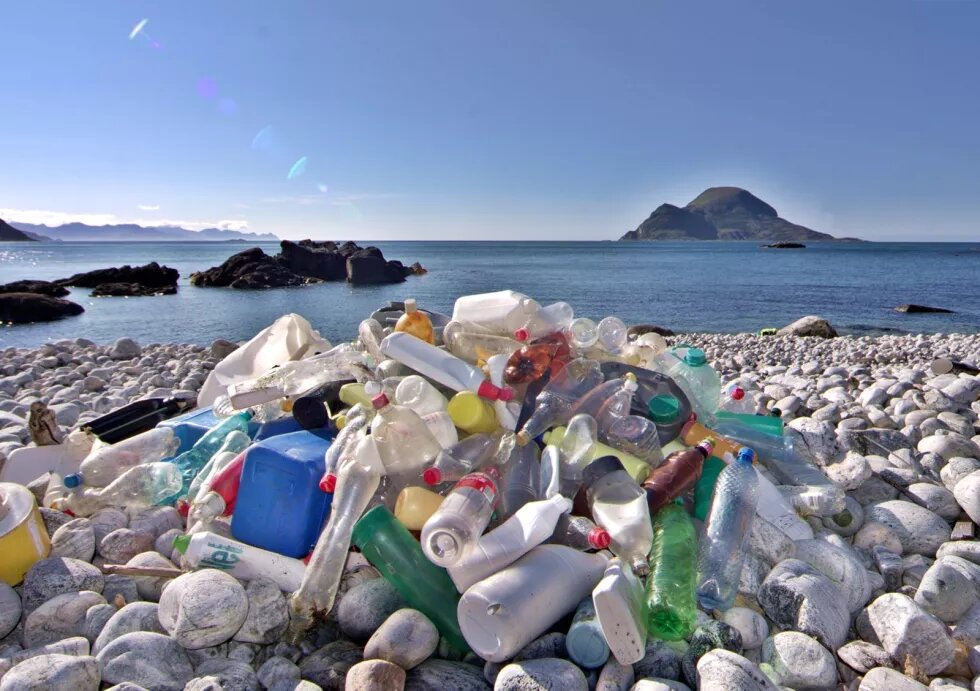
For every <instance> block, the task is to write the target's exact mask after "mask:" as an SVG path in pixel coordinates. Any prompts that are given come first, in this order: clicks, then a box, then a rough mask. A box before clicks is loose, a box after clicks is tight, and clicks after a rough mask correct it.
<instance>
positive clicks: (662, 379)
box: [600, 362, 691, 444]
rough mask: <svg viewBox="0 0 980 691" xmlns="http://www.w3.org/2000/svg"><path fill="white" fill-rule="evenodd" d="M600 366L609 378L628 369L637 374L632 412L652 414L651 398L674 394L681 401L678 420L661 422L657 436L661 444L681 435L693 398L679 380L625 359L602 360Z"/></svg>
mask: <svg viewBox="0 0 980 691" xmlns="http://www.w3.org/2000/svg"><path fill="white" fill-rule="evenodd" d="M600 369H601V370H602V376H604V377H605V378H606V379H607V380H609V379H620V378H622V377H623V375H625V374H626V373H627V372H632V373H633V374H634V375H636V384H637V389H636V393H635V394H633V403H632V405H631V406H630V412H631V413H633V415H641V416H643V417H650V413H649V407H650V399H652V398H654V397H656V396H673V397H674V398H676V399H677V402H678V403H679V404H680V410H679V411H678V416H677V423H676V424H672V425H662V424H659V423H658V424H657V436H658V437H659V438H660V443H661V444H667V443H669V442H671V441H673V440H674V439H676V438H677V437H678V435H679V434H680V433H681V427H683V426H684V423H685V422H687V419H688V418H689V417H691V401H690V400H688V398H687V394H685V393H684V390H683V389H682V388H681V387H679V386H678V385H677V382H675V381H674V380H673V379H672V378H671V377H668V376H667V375H666V374H661V373H660V372H654V371H653V370H648V369H643V368H642V367H634V366H633V365H627V364H625V363H622V362H603V363H601V364H600Z"/></svg>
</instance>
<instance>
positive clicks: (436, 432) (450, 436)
mask: <svg viewBox="0 0 980 691" xmlns="http://www.w3.org/2000/svg"><path fill="white" fill-rule="evenodd" d="M422 422H424V423H425V427H426V429H428V430H429V434H431V435H432V437H433V438H434V439H435V440H436V442H437V443H438V444H439V448H440V449H448V448H449V447H450V446H452V445H453V444H455V443H456V442H458V441H459V430H457V429H456V425H455V424H453V419H452V418H451V417H449V413H447V412H446V411H445V410H439V411H436V412H434V413H426V414H425V415H423V416H422Z"/></svg>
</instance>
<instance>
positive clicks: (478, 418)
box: [446, 391, 487, 429]
mask: <svg viewBox="0 0 980 691" xmlns="http://www.w3.org/2000/svg"><path fill="white" fill-rule="evenodd" d="M446 412H447V413H449V417H451V418H452V420H453V424H454V425H456V426H457V427H459V428H460V429H469V428H472V427H479V426H480V425H481V424H482V423H484V421H485V418H486V416H487V409H486V407H485V404H484V403H483V400H482V399H481V398H480V397H479V396H476V395H473V392H472V391H460V392H459V393H458V394H456V395H455V396H453V397H452V399H451V400H450V401H449V405H448V406H446Z"/></svg>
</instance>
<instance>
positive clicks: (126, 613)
mask: <svg viewBox="0 0 980 691" xmlns="http://www.w3.org/2000/svg"><path fill="white" fill-rule="evenodd" d="M157 608H158V605H157V603H155V602H133V603H130V604H128V605H126V606H125V607H123V608H122V609H120V610H118V611H117V612H116V613H115V614H113V615H112V617H110V618H109V621H107V622H106V623H105V626H103V627H102V631H101V632H100V633H99V635H98V637H97V638H96V639H95V642H94V643H93V645H92V654H93V655H94V654H98V652H99V651H100V650H102V649H103V648H104V647H106V646H107V645H109V643H111V642H112V641H114V640H116V639H117V638H119V637H120V636H125V635H126V634H127V633H135V632H137V631H146V632H149V633H164V634H165V633H167V632H166V630H165V629H164V628H163V627H162V626H161V625H160V618H159V616H158V614H157Z"/></svg>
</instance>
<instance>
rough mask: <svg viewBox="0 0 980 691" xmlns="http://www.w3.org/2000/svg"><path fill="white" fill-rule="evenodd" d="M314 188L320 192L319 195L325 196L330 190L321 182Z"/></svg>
mask: <svg viewBox="0 0 980 691" xmlns="http://www.w3.org/2000/svg"><path fill="white" fill-rule="evenodd" d="M316 188H317V189H318V190H319V191H320V194H326V193H327V191H328V190H329V189H330V188H329V187H327V186H326V185H324V184H323V183H322V182H321V183H318V184H317V186H316Z"/></svg>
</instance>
